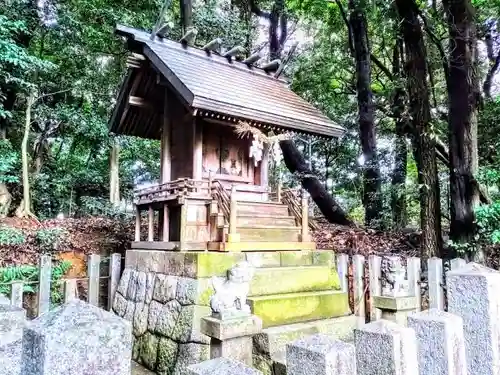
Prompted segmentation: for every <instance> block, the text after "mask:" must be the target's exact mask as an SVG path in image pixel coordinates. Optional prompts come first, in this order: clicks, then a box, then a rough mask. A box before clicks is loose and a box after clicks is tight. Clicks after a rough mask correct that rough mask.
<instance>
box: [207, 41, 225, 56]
mask: <svg viewBox="0 0 500 375" xmlns="http://www.w3.org/2000/svg"><path fill="white" fill-rule="evenodd" d="M221 45H222V39H221V38H215V39H214V40H211V41H210V42H208V43H207V44H205V45H204V46H203V49H204V50H205V52H206V53H208V54H209V53H210V52H215V53H220V48H221Z"/></svg>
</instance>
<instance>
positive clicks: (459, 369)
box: [408, 309, 467, 375]
mask: <svg viewBox="0 0 500 375" xmlns="http://www.w3.org/2000/svg"><path fill="white" fill-rule="evenodd" d="M408 327H409V328H413V329H414V331H415V334H416V337H417V357H418V366H419V369H420V375H467V365H466V360H465V340H464V329H463V320H462V318H460V317H459V316H457V315H454V314H451V313H448V312H445V311H441V310H438V309H431V310H426V311H422V312H419V313H415V314H412V315H410V316H409V317H408Z"/></svg>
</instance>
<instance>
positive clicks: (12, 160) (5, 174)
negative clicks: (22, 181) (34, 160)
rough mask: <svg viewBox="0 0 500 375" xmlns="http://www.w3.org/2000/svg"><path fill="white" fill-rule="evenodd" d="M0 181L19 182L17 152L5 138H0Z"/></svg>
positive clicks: (18, 158)
mask: <svg viewBox="0 0 500 375" xmlns="http://www.w3.org/2000/svg"><path fill="white" fill-rule="evenodd" d="M0 155H2V157H1V159H0V183H17V182H19V175H18V173H17V172H18V171H19V168H20V165H19V162H20V157H19V153H17V152H16V151H14V149H13V147H12V144H11V143H10V142H9V141H8V140H7V139H0Z"/></svg>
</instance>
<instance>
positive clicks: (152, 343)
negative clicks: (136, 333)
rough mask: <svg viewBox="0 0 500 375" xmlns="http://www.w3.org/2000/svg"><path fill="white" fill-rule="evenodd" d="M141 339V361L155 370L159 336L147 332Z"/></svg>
mask: <svg viewBox="0 0 500 375" xmlns="http://www.w3.org/2000/svg"><path fill="white" fill-rule="evenodd" d="M139 340H140V349H139V356H140V359H141V362H142V364H144V366H146V367H147V368H149V369H150V370H154V369H155V367H156V355H157V352H158V341H159V340H158V337H156V336H155V335H153V334H151V333H149V332H146V333H145V334H144V335H143V336H141V338H140V339H139Z"/></svg>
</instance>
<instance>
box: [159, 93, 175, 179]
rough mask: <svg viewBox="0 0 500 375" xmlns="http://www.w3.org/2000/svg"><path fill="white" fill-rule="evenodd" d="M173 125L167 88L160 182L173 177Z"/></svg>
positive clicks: (164, 106) (164, 105)
mask: <svg viewBox="0 0 500 375" xmlns="http://www.w3.org/2000/svg"><path fill="white" fill-rule="evenodd" d="M171 137H172V126H171V121H170V114H169V107H168V91H167V89H165V100H164V104H163V127H162V133H161V160H160V168H161V169H160V182H161V183H162V184H164V183H165V182H168V181H170V180H171V179H172V155H171V142H172V139H171Z"/></svg>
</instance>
